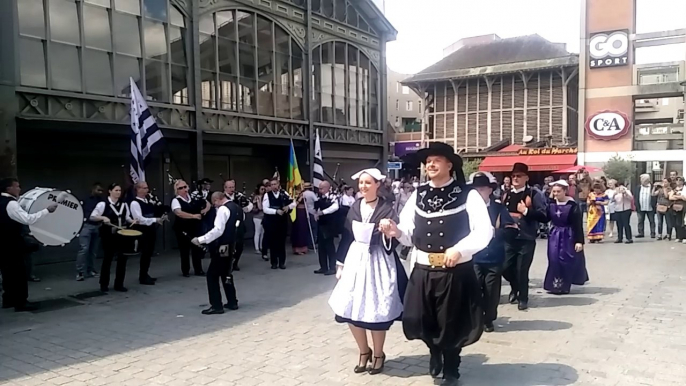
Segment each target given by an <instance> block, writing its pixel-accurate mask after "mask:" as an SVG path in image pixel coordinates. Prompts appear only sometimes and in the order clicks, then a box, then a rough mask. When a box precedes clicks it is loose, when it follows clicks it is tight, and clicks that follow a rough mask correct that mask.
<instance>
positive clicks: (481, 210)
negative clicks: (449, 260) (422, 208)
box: [398, 180, 493, 267]
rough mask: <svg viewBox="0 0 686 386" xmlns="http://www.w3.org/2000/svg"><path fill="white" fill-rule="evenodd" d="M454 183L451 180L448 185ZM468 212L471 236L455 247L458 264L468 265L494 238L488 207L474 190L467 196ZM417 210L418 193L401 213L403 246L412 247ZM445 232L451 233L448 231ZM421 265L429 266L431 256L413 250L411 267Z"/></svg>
mask: <svg viewBox="0 0 686 386" xmlns="http://www.w3.org/2000/svg"><path fill="white" fill-rule="evenodd" d="M450 183H452V180H450V181H449V182H448V183H447V184H445V185H444V186H446V185H449V184H450ZM429 184H430V185H431V186H432V187H434V188H440V187H441V186H434V184H432V183H431V182H429ZM465 206H466V209H465V210H466V211H467V215H468V216H469V228H470V232H469V234H468V235H467V236H466V237H465V238H463V239H462V240H460V241H458V242H457V244H455V245H454V246H453V247H454V248H456V249H457V250H458V251H459V252H460V254H461V257H460V260H458V262H457V263H458V264H462V263H466V262H468V261H470V260H472V256H473V255H474V254H476V253H477V252H479V251H481V250H482V249H484V248H486V247H487V246H488V243H490V242H491V239H492V238H493V225H492V224H491V217H490V216H489V215H488V207H487V206H486V203H485V202H484V200H483V198H481V195H479V192H477V191H476V190H472V191H470V192H469V193H468V195H467V202H466V205H465ZM416 209H417V191H416V190H415V191H414V192H412V195H411V196H410V198H409V199H408V200H407V203H406V204H405V207H404V208H403V211H402V212H400V222H399V223H398V229H399V230H400V231H401V232H402V235H401V236H400V237H399V238H398V241H400V243H401V244H403V245H407V246H412V245H413V243H412V233H413V232H414V227H415V224H414V218H415V212H416ZM445 231H450V230H449V229H446V230H445ZM413 262H414V263H419V264H423V265H429V254H428V253H427V252H424V251H420V250H419V249H417V248H414V249H413V250H412V253H411V256H410V266H411V267H414V263H413Z"/></svg>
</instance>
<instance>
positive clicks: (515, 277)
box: [503, 239, 536, 302]
mask: <svg viewBox="0 0 686 386" xmlns="http://www.w3.org/2000/svg"><path fill="white" fill-rule="evenodd" d="M535 251H536V241H535V240H519V239H518V240H514V241H512V242H509V243H505V266H504V267H503V277H504V278H505V280H507V281H508V282H509V283H510V287H511V288H512V293H514V294H515V295H516V296H517V299H519V300H520V301H525V302H528V301H529V268H531V263H532V262H533V261H534V252H535Z"/></svg>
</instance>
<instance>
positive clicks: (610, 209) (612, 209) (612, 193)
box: [605, 189, 617, 214]
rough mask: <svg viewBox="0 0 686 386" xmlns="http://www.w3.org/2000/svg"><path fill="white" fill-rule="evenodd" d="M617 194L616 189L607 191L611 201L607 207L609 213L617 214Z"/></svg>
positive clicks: (606, 193)
mask: <svg viewBox="0 0 686 386" xmlns="http://www.w3.org/2000/svg"><path fill="white" fill-rule="evenodd" d="M615 194H617V193H616V192H615V190H614V189H608V190H606V191H605V195H606V196H607V197H608V198H609V199H610V202H609V204H608V205H607V213H610V214H612V213H614V212H615V205H616V204H615Z"/></svg>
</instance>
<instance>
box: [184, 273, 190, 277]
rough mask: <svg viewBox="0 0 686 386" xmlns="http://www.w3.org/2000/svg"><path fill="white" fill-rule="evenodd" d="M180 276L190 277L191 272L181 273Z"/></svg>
mask: <svg viewBox="0 0 686 386" xmlns="http://www.w3.org/2000/svg"><path fill="white" fill-rule="evenodd" d="M182 276H183V277H191V274H190V273H184V274H182Z"/></svg>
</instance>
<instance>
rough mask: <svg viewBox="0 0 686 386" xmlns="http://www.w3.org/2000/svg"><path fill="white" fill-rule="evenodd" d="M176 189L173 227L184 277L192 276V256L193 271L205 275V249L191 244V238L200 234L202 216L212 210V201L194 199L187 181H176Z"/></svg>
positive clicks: (173, 206) (173, 202)
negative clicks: (191, 261)
mask: <svg viewBox="0 0 686 386" xmlns="http://www.w3.org/2000/svg"><path fill="white" fill-rule="evenodd" d="M174 191H176V197H175V198H174V199H173V200H172V203H171V208H172V211H173V212H174V214H175V215H176V220H175V221H174V226H173V229H174V232H175V233H176V240H177V243H178V244H179V252H180V253H181V273H182V274H183V276H184V277H190V269H191V267H190V261H189V260H190V257H191V256H192V260H193V272H194V273H195V275H196V276H204V275H205V271H203V269H202V258H203V257H204V255H205V251H204V250H203V249H202V248H200V247H198V246H195V245H193V244H191V240H192V239H193V238H194V237H197V236H200V231H201V229H200V226H201V220H202V216H203V215H205V213H207V212H208V211H209V210H210V208H211V206H210V203H209V202H208V201H207V200H203V199H193V198H192V197H191V195H190V194H189V193H188V184H187V183H186V181H183V180H178V181H176V183H174Z"/></svg>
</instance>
